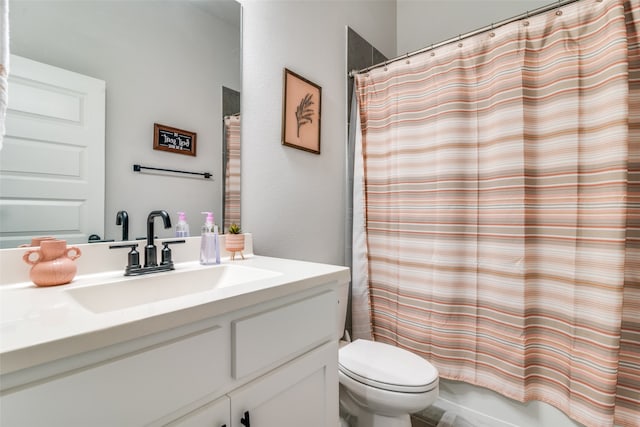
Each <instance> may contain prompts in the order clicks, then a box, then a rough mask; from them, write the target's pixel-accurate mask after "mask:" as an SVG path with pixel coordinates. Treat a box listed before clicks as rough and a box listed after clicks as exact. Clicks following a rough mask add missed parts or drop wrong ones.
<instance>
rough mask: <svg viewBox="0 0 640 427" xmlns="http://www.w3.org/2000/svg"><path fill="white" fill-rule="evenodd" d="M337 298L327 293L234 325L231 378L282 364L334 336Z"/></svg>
mask: <svg viewBox="0 0 640 427" xmlns="http://www.w3.org/2000/svg"><path fill="white" fill-rule="evenodd" d="M335 310H337V298H336V294H335V292H333V291H328V292H325V293H322V294H319V295H316V296H313V297H310V298H307V299H303V300H300V301H297V302H293V303H291V304H288V305H285V306H281V307H278V308H275V309H273V310H269V311H266V312H262V313H258V314H255V315H251V316H248V317H245V318H242V319H237V320H235V321H233V322H231V340H232V341H231V342H232V364H231V367H232V369H231V370H232V375H233V377H234V378H236V379H238V378H242V377H243V376H245V375H248V374H250V373H252V372H255V371H258V370H260V369H262V368H266V367H268V366H270V365H273V364H275V363H278V362H280V363H283V362H286V361H287V360H290V359H292V358H294V357H296V356H298V355H300V354H302V353H303V352H305V351H308V350H309V349H311V348H313V347H315V346H317V345H319V344H322V343H324V342H327V341H329V340H331V339H332V337H333V336H334V335H335V328H336V325H335V319H336V313H335Z"/></svg>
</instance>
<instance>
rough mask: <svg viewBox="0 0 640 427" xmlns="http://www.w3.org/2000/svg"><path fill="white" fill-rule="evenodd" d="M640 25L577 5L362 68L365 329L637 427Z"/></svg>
mask: <svg viewBox="0 0 640 427" xmlns="http://www.w3.org/2000/svg"><path fill="white" fill-rule="evenodd" d="M639 22H640V2H638V1H637V0H604V1H601V0H581V1H579V2H577V3H573V4H571V5H567V6H563V7H562V8H561V9H558V10H553V11H550V12H547V13H544V14H540V15H536V16H532V17H529V18H527V19H523V20H521V21H518V22H514V23H511V24H507V25H504V26H502V27H499V28H496V29H493V30H491V31H487V32H486V33H483V34H479V35H477V36H474V37H472V38H469V39H465V40H461V41H460V42H456V43H452V44H448V45H446V46H443V47H441V48H437V49H435V50H432V51H427V52H424V53H422V54H419V55H416V56H414V57H411V58H410V59H408V60H407V61H405V60H402V61H398V62H395V63H393V64H390V65H387V66H386V67H385V68H384V69H383V68H379V69H375V70H373V71H370V72H368V73H366V74H360V75H358V76H357V77H356V87H357V95H358V106H359V111H360V120H361V124H360V130H361V136H360V145H361V154H360V161H361V166H360V168H359V169H358V164H357V162H358V156H357V155H356V170H355V173H354V175H355V177H354V187H356V190H354V255H353V263H354V278H353V288H354V298H353V303H354V316H353V323H354V326H353V328H354V332H356V331H358V333H355V335H356V337H358V336H361V337H365V338H370V337H373V338H374V339H375V340H379V341H383V342H387V343H391V344H394V345H397V346H399V347H403V348H406V349H409V350H411V351H413V352H415V353H417V354H421V355H423V356H424V357H425V358H427V359H429V360H430V361H431V362H432V363H433V364H434V365H435V366H436V367H437V368H438V370H439V372H440V374H441V376H442V377H444V378H450V379H455V380H461V381H466V382H469V383H472V384H476V385H480V386H484V387H487V388H490V389H492V390H495V391H498V392H500V393H502V394H503V395H505V396H508V397H511V398H513V399H516V400H519V401H529V400H542V401H545V402H547V403H550V404H552V405H554V406H556V407H558V408H559V409H561V410H562V411H564V412H565V413H566V414H567V415H569V416H570V417H571V418H573V419H575V420H577V421H579V422H582V423H584V424H585V425H587V426H611V425H613V424H614V422H615V423H616V424H619V425H622V426H638V425H640V421H639V420H640V44H639V41H638V31H637V26H638V23H639ZM356 153H358V148H356ZM358 183H361V191H360V192H358V191H357V187H358ZM358 203H361V205H362V211H361V214H360V215H358V214H357V208H356V205H357V204H358ZM356 239H360V240H361V241H362V242H363V243H362V244H361V245H360V248H359V249H357V248H356V246H355V245H356ZM363 246H364V247H363ZM356 272H361V274H359V275H358V277H356ZM356 304H359V307H356V306H355V305H356Z"/></svg>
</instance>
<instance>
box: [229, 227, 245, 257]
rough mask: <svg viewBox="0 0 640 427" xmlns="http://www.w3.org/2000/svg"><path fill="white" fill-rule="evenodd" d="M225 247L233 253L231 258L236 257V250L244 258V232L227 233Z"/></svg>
mask: <svg viewBox="0 0 640 427" xmlns="http://www.w3.org/2000/svg"><path fill="white" fill-rule="evenodd" d="M224 248H225V249H226V250H227V252H230V253H231V259H235V257H236V252H240V256H241V257H242V259H244V254H243V253H242V251H244V234H231V233H227V234H225V240H224Z"/></svg>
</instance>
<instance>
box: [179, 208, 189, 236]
mask: <svg viewBox="0 0 640 427" xmlns="http://www.w3.org/2000/svg"><path fill="white" fill-rule="evenodd" d="M176 237H189V224H188V223H187V217H186V215H185V213H184V212H178V224H176Z"/></svg>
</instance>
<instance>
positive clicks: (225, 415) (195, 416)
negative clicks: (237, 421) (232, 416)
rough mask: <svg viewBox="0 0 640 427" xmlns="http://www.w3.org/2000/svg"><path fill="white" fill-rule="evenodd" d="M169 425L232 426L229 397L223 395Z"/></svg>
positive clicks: (171, 426) (179, 426)
mask: <svg viewBox="0 0 640 427" xmlns="http://www.w3.org/2000/svg"><path fill="white" fill-rule="evenodd" d="M167 427H231V422H230V421H229V398H228V397H227V396H223V397H221V398H220V399H218V400H215V401H213V402H211V403H209V404H207V405H205V406H203V407H201V408H198V409H196V410H195V411H193V412H190V413H188V414H187V415H185V416H184V417H181V418H179V419H177V420H175V421H174V422H172V423H169V424H167Z"/></svg>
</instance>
